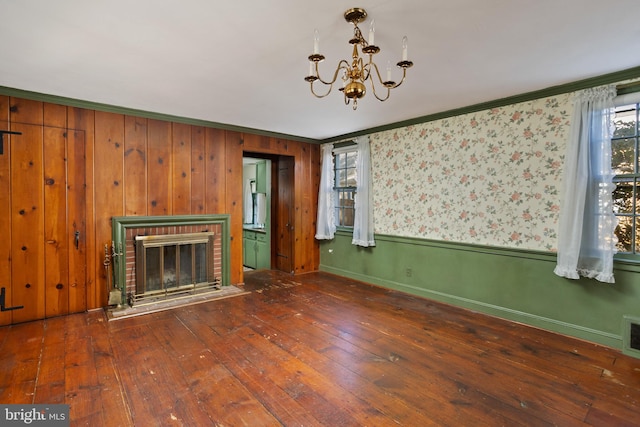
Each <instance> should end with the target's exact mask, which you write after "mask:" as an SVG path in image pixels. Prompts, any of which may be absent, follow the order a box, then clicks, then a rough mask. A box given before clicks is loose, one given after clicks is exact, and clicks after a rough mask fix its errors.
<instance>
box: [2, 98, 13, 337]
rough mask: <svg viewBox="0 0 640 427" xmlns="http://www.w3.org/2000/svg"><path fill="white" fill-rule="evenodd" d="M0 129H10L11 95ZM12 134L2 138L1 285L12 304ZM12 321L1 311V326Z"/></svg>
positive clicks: (4, 101) (3, 100) (6, 312)
mask: <svg viewBox="0 0 640 427" xmlns="http://www.w3.org/2000/svg"><path fill="white" fill-rule="evenodd" d="M0 129H2V130H9V97H8V96H0ZM10 141H11V136H10V135H5V136H4V137H3V140H2V144H3V146H2V148H3V150H2V151H3V153H4V154H1V155H0V236H3V240H4V243H3V244H1V245H0V287H3V288H5V292H6V301H5V302H6V304H7V306H11V305H12V295H11V294H12V292H11V279H12V278H11V174H10V164H11V150H10V147H11V142H10ZM10 323H11V312H10V311H5V312H0V326H3V325H8V324H10Z"/></svg>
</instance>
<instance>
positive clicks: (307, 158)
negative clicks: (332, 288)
mask: <svg viewBox="0 0 640 427" xmlns="http://www.w3.org/2000/svg"><path fill="white" fill-rule="evenodd" d="M297 145H298V146H299V150H298V152H299V153H300V155H299V159H300V161H299V162H298V163H299V167H297V168H296V169H297V170H296V173H297V176H300V180H301V181H302V183H303V185H300V199H299V200H300V226H299V227H298V228H299V230H298V233H297V235H296V236H297V240H298V244H297V245H295V247H296V253H295V259H296V260H297V261H296V264H297V265H296V271H297V272H299V273H307V272H309V271H313V270H311V268H312V265H313V263H312V259H311V256H312V252H311V251H310V245H309V243H310V239H313V238H314V235H315V232H313V231H312V229H311V227H310V225H311V224H310V223H309V219H310V218H311V215H310V213H311V191H310V188H309V185H308V184H306V183H310V182H312V180H311V168H310V166H311V153H310V150H309V149H308V147H307V146H306V145H302V144H297ZM305 184H306V185H305Z"/></svg>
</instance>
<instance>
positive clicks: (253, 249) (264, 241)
mask: <svg viewBox="0 0 640 427" xmlns="http://www.w3.org/2000/svg"><path fill="white" fill-rule="evenodd" d="M242 255H243V264H244V265H245V266H247V267H249V268H254V269H264V268H266V269H269V268H271V245H270V244H269V239H268V237H267V233H266V232H262V231H253V230H244V231H243V232H242Z"/></svg>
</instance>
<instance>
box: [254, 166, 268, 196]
mask: <svg viewBox="0 0 640 427" xmlns="http://www.w3.org/2000/svg"><path fill="white" fill-rule="evenodd" d="M256 193H265V194H266V193H267V162H266V161H264V160H263V161H261V162H258V163H256Z"/></svg>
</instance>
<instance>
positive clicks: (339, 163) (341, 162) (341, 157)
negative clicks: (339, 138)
mask: <svg viewBox="0 0 640 427" xmlns="http://www.w3.org/2000/svg"><path fill="white" fill-rule="evenodd" d="M346 167H347V155H346V153H341V154H336V169H344V168H346Z"/></svg>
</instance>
